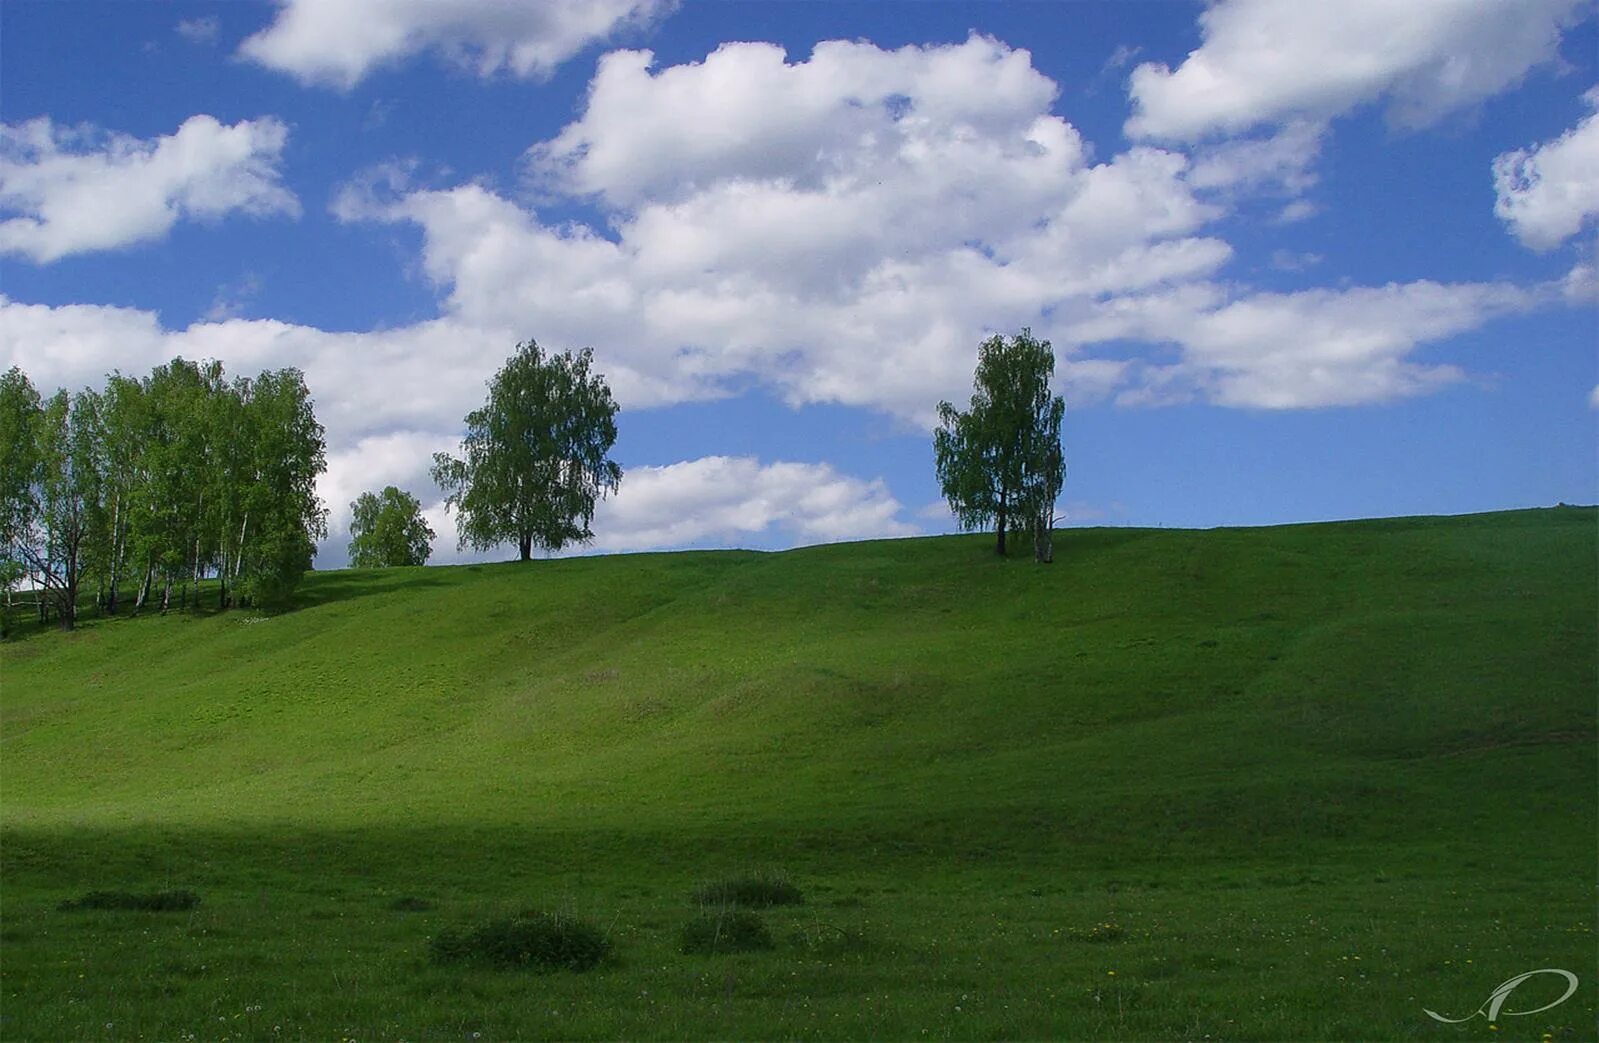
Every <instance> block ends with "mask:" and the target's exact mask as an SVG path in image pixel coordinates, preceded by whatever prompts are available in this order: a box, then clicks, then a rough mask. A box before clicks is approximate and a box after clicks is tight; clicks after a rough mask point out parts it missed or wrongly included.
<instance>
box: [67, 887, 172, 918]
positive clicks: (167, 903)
mask: <svg viewBox="0 0 1599 1043" xmlns="http://www.w3.org/2000/svg"><path fill="white" fill-rule="evenodd" d="M199 904H200V896H199V895H197V894H195V893H194V892H193V891H151V892H149V893H147V894H135V893H133V892H131V891H90V892H89V893H88V894H86V895H84V896H83V897H82V898H69V899H67V900H66V901H64V902H62V903H61V904H60V905H58V906H56V908H57V909H59V910H61V911H62V912H70V911H72V910H74V909H127V910H132V911H134V912H141V913H171V912H181V911H183V910H185V909H193V908H194V907H195V906H197V905H199Z"/></svg>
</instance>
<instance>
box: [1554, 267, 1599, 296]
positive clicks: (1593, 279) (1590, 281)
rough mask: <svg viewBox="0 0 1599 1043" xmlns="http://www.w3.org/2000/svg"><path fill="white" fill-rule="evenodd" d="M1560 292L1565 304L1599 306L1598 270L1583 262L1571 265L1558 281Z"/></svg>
mask: <svg viewBox="0 0 1599 1043" xmlns="http://www.w3.org/2000/svg"><path fill="white" fill-rule="evenodd" d="M1560 292H1561V295H1562V296H1563V297H1565V299H1566V303H1567V304H1599V270H1596V269H1595V268H1594V266H1593V265H1591V264H1588V263H1585V262H1584V263H1578V264H1575V265H1572V267H1571V271H1569V272H1567V273H1566V277H1565V278H1564V279H1561V280H1560Z"/></svg>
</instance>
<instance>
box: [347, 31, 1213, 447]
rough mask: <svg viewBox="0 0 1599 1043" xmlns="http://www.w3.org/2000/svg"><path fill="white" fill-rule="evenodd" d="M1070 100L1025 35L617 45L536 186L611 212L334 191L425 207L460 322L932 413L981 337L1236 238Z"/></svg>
mask: <svg viewBox="0 0 1599 1043" xmlns="http://www.w3.org/2000/svg"><path fill="white" fill-rule="evenodd" d="M1054 97H1055V87H1054V84H1053V83H1052V82H1051V81H1050V80H1049V79H1048V78H1047V77H1044V76H1043V75H1042V74H1040V73H1039V72H1037V70H1035V69H1033V68H1032V65H1031V59H1030V57H1029V56H1028V54H1027V52H1025V51H1020V50H1015V49H1012V48H1009V47H1007V46H1005V45H1004V44H1002V43H999V42H998V41H995V40H992V39H989V38H987V37H983V36H977V35H974V36H972V37H971V38H970V39H968V40H967V41H966V42H964V43H962V44H957V45H948V46H928V47H906V48H901V49H899V50H894V51H888V50H882V49H879V48H877V47H874V46H872V45H871V44H866V43H846V42H836V41H835V42H829V43H824V44H820V45H818V46H817V47H816V49H815V50H814V52H813V53H812V55H811V57H810V58H809V60H807V61H790V60H789V58H788V56H787V55H786V54H785V53H784V51H783V50H782V49H781V48H778V47H775V46H773V45H770V44H728V45H724V46H722V47H720V48H718V49H717V50H716V51H715V52H713V53H712V54H711V55H709V56H708V57H707V58H705V59H704V60H703V61H701V62H696V63H692V64H688V65H682V66H675V67H671V68H667V69H662V70H655V69H654V68H653V63H652V59H651V57H650V55H648V54H647V53H644V52H618V53H616V54H611V55H608V56H607V57H606V58H605V59H604V60H602V62H601V63H600V67H599V70H598V71H597V73H596V75H595V77H594V80H593V82H592V84H591V86H590V92H589V100H588V103H587V107H586V108H585V110H584V111H583V112H582V114H581V115H580V117H579V118H578V119H577V120H576V121H574V122H573V123H572V124H571V125H569V126H567V127H566V128H564V129H563V130H562V131H561V132H560V133H559V134H558V135H556V136H555V137H554V138H552V139H551V140H549V141H546V142H543V143H540V144H538V145H535V146H534V147H533V148H532V149H531V150H530V151H529V154H528V166H529V178H530V181H531V183H532V184H533V185H534V186H536V189H537V191H539V192H542V193H554V194H559V195H561V196H581V197H586V198H588V199H591V200H593V201H594V202H595V203H596V204H597V205H598V206H599V207H600V209H601V210H602V212H603V213H604V214H605V215H606V217H607V218H608V222H607V226H606V227H605V229H604V230H603V231H600V230H596V229H594V228H590V227H586V226H582V225H571V224H565V225H558V226H557V225H552V224H548V223H545V222H544V221H542V220H541V219H540V217H539V214H538V212H537V210H534V209H529V208H527V207H525V206H523V205H519V204H518V203H516V202H514V201H512V200H510V199H507V198H505V197H504V196H502V195H499V194H497V193H495V192H493V191H491V190H489V189H487V188H485V187H483V186H480V185H461V186H457V187H455V188H451V189H442V190H413V189H410V188H408V187H407V185H406V181H405V178H404V176H403V172H397V171H395V170H393V169H390V170H386V171H381V172H379V173H378V174H377V175H376V176H373V177H369V178H366V179H364V180H363V181H362V182H360V183H359V184H357V185H356V186H354V187H352V189H351V190H350V191H349V192H347V193H345V194H343V195H341V197H340V198H339V200H338V202H337V204H336V208H335V212H336V213H338V214H339V215H340V216H341V217H343V218H344V219H347V220H354V219H366V220H381V221H404V222H411V223H414V224H416V225H417V226H419V227H420V228H421V230H422V233H423V266H424V269H425V270H426V272H427V273H428V275H429V276H430V277H431V278H432V279H433V280H435V281H436V282H437V283H438V284H439V286H440V287H441V289H442V291H443V292H444V295H445V300H444V306H445V309H446V311H447V313H448V314H449V315H450V316H451V317H452V318H453V319H455V320H457V321H460V322H463V323H467V324H471V325H480V326H494V327H504V326H513V325H518V324H523V325H526V326H527V328H530V329H535V330H538V331H540V333H539V335H540V337H541V338H547V339H549V340H550V342H551V343H558V344H560V343H567V344H576V343H589V344H593V345H594V347H595V348H596V350H597V352H598V353H599V355H600V357H601V359H602V361H603V362H604V363H605V364H606V365H607V366H608V367H612V368H615V369H616V370H617V371H618V372H622V373H625V374H626V375H627V379H628V381H629V392H628V393H629V394H633V395H637V396H639V397H638V398H637V399H636V400H635V401H637V402H646V403H648V402H664V401H681V400H684V399H686V398H694V397H707V396H713V395H717V394H722V393H726V392H727V391H728V390H729V389H731V388H736V387H741V386H747V385H748V384H749V383H750V382H751V381H752V380H753V381H758V382H761V383H764V384H766V385H767V386H770V387H772V388H774V389H775V390H777V391H778V393H780V394H781V395H783V396H784V397H786V399H787V400H788V401H790V402H795V403H803V402H817V401H826V402H839V403H845V404H851V405H862V406H869V407H873V408H878V409H882V410H885V411H888V412H892V413H896V414H898V415H900V416H902V417H906V418H909V419H913V420H915V421H917V422H921V421H923V420H925V419H926V418H927V416H928V414H929V413H930V411H931V409H932V406H933V404H934V403H936V402H937V401H938V400H939V398H941V397H947V396H949V395H951V394H954V393H956V392H958V391H959V390H960V389H961V388H962V387H963V386H964V385H966V384H967V383H968V382H969V380H970V374H971V362H972V358H973V355H974V353H975V348H976V344H977V343H978V342H979V341H980V340H981V339H982V337H983V336H984V335H985V334H986V333H988V332H991V331H992V330H995V329H1014V328H1016V327H1019V326H1021V325H1025V324H1029V323H1031V324H1033V325H1034V326H1036V327H1039V328H1042V327H1043V326H1045V325H1047V324H1048V323H1049V322H1050V321H1052V316H1054V315H1056V314H1057V313H1060V314H1065V313H1069V312H1071V311H1073V310H1074V309H1083V308H1086V307H1088V306H1090V304H1091V302H1092V300H1093V299H1094V298H1095V297H1096V296H1099V295H1107V294H1117V293H1125V292H1128V291H1130V290H1137V289H1147V288H1151V287H1158V286H1162V285H1168V284H1171V283H1174V282H1180V281H1183V280H1188V279H1192V278H1195V277H1201V276H1205V275H1208V274H1210V273H1213V272H1215V271H1216V270H1217V269H1218V268H1219V267H1220V266H1221V265H1223V264H1224V263H1226V261H1227V260H1228V259H1229V257H1230V256H1231V250H1230V248H1229V247H1228V246H1227V244H1226V243H1224V242H1222V241H1220V240H1219V239H1215V238H1210V237H1205V236H1203V235H1200V234H1196V233H1198V231H1199V230H1200V229H1201V228H1202V226H1203V225H1204V224H1205V223H1206V222H1208V221H1210V220H1212V219H1214V218H1215V217H1217V216H1219V215H1220V214H1221V212H1222V211H1221V209H1220V208H1219V207H1216V206H1214V205H1210V204H1206V203H1204V202H1202V201H1200V200H1199V199H1197V198H1196V196H1195V194H1194V191H1193V189H1192V187H1191V186H1190V185H1189V184H1188V183H1187V181H1186V180H1185V174H1186V172H1187V169H1188V162H1187V160H1186V159H1185V158H1184V157H1182V156H1180V155H1177V154H1174V153H1170V152H1166V151H1163V150H1160V149H1154V148H1143V147H1141V148H1135V149H1132V150H1129V151H1128V152H1125V153H1123V154H1121V155H1118V156H1115V157H1114V158H1112V159H1111V160H1109V161H1107V162H1101V163H1092V162H1091V161H1090V160H1089V157H1088V154H1087V149H1086V148H1085V146H1084V144H1083V142H1082V140H1081V137H1080V135H1079V134H1078V132H1077V130H1076V129H1075V128H1073V127H1072V126H1071V125H1070V124H1069V123H1067V122H1066V121H1065V120H1064V119H1062V118H1061V117H1059V116H1056V115H1054V114H1052V113H1051V111H1050V107H1051V105H1052V103H1053V99H1054ZM1063 371H1064V367H1063ZM1095 372H1096V374H1103V372H1104V369H1103V367H1102V368H1100V369H1099V370H1097V371H1095ZM626 401H627V399H626V398H624V402H626Z"/></svg>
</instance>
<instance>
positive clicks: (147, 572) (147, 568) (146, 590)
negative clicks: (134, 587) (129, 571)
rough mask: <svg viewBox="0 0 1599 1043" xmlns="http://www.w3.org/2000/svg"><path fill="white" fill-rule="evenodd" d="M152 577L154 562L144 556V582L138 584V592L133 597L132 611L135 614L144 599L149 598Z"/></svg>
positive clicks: (153, 575) (153, 574) (141, 606)
mask: <svg viewBox="0 0 1599 1043" xmlns="http://www.w3.org/2000/svg"><path fill="white" fill-rule="evenodd" d="M154 577H155V567H154V564H153V563H152V562H151V561H150V559H148V558H146V559H145V561H144V582H143V583H140V584H139V594H138V596H137V597H135V598H134V599H133V611H134V613H135V614H137V613H138V611H139V610H140V609H141V608H143V607H144V603H145V602H146V601H148V600H150V581H151V580H152V579H153V578H154Z"/></svg>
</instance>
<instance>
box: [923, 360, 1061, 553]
mask: <svg viewBox="0 0 1599 1043" xmlns="http://www.w3.org/2000/svg"><path fill="white" fill-rule="evenodd" d="M1054 372H1055V353H1054V351H1053V350H1052V349H1051V347H1050V344H1049V341H1047V340H1038V339H1037V338H1035V337H1034V336H1033V334H1032V331H1031V330H1027V329H1024V330H1022V331H1021V333H1019V334H1017V335H1016V336H1014V337H1011V338H1009V339H1008V340H1007V339H1006V338H1004V337H1001V336H998V335H995V336H993V337H990V338H989V339H988V340H985V341H984V342H983V343H982V345H981V346H980V347H979V348H978V352H977V372H976V375H975V376H974V378H973V381H972V383H973V390H972V398H971V405H970V407H969V408H968V409H967V410H966V411H965V412H962V411H960V410H957V409H956V408H955V407H954V406H952V405H950V404H949V403H948V402H940V403H939V404H938V418H939V427H938V429H937V430H936V431H934V432H933V457H934V460H935V462H936V466H937V468H938V482H939V485H940V487H941V488H942V489H943V492H944V497H945V499H947V500H948V501H949V506H950V509H951V510H952V511H954V513H955V518H956V520H957V521H958V522H959V523H960V525H961V527H962V528H963V529H980V528H986V527H987V526H989V525H993V526H994V529H995V532H996V545H995V550H996V552H997V553H999V554H1000V555H1004V553H1005V537H1006V534H1007V533H1016V534H1021V533H1025V532H1028V531H1031V532H1032V535H1033V556H1034V558H1035V559H1036V560H1037V561H1040V562H1048V561H1052V560H1054V553H1055V551H1054V538H1053V531H1054V521H1055V501H1056V499H1058V498H1059V496H1060V490H1061V485H1062V484H1063V482H1064V481H1065V477H1066V458H1065V455H1064V453H1063V451H1062V449H1061V444H1060V425H1061V420H1062V419H1063V418H1064V417H1065V415H1066V404H1065V402H1064V401H1063V400H1062V399H1061V398H1060V397H1059V396H1057V395H1052V394H1050V390H1049V382H1050V378H1051V377H1052V376H1053V375H1054Z"/></svg>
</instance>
